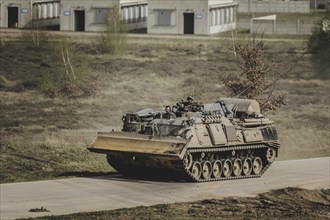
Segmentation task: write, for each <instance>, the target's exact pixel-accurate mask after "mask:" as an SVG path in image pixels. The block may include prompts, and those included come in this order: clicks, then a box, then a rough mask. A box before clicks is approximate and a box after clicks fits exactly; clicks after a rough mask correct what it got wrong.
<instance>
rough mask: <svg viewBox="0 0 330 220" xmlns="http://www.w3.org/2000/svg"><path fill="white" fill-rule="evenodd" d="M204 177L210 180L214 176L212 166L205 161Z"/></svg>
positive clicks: (203, 167)
mask: <svg viewBox="0 0 330 220" xmlns="http://www.w3.org/2000/svg"><path fill="white" fill-rule="evenodd" d="M202 170H203V172H202V175H203V178H204V179H210V177H211V174H212V164H211V162H210V161H204V162H203V165H202Z"/></svg>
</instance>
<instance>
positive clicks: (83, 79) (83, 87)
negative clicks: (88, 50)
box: [41, 38, 97, 98]
mask: <svg viewBox="0 0 330 220" xmlns="http://www.w3.org/2000/svg"><path fill="white" fill-rule="evenodd" d="M54 53H55V56H56V60H55V71H54V70H53V71H48V72H46V73H45V74H44V75H43V78H42V83H41V89H42V91H43V92H44V93H45V95H46V96H48V97H51V98H54V97H57V96H68V97H77V96H90V95H94V94H95V93H96V91H97V89H96V79H93V77H92V73H91V70H90V67H89V63H88V61H87V59H86V57H84V56H83V55H82V54H79V53H78V52H77V49H76V47H75V45H74V44H73V43H72V42H70V41H69V40H68V39H66V38H63V39H60V40H59V41H58V43H57V45H56V46H55V51H54Z"/></svg>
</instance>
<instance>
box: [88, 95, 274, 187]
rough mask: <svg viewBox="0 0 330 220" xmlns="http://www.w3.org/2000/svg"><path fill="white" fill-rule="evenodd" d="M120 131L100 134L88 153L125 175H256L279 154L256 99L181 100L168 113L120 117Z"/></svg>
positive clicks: (145, 112)
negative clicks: (104, 156) (208, 101)
mask: <svg viewBox="0 0 330 220" xmlns="http://www.w3.org/2000/svg"><path fill="white" fill-rule="evenodd" d="M122 120H123V128H122V131H112V132H99V133H98V134H97V137H96V139H95V140H94V141H93V142H92V144H91V146H90V147H88V149H89V150H90V151H91V152H96V153H102V154H106V155H107V160H108V163H109V164H110V165H111V166H112V167H113V168H114V169H116V170H117V171H118V172H120V173H122V174H123V175H136V174H140V175H144V176H146V175H153V174H161V175H162V174H163V173H164V174H165V173H166V174H173V175H175V177H176V178H179V179H182V180H188V181H195V182H204V181H214V180H229V179H241V178H252V177H260V176H261V175H262V174H263V173H264V172H265V171H266V170H267V168H268V167H269V166H270V165H271V163H272V162H273V161H274V160H275V158H276V157H277V155H278V149H279V148H280V144H279V142H278V137H277V132H276V129H275V127H274V126H273V122H272V121H270V120H269V119H268V118H266V117H265V116H264V115H262V114H261V113H260V106H259V104H258V102H257V101H255V100H248V99H230V98H220V99H219V100H217V101H216V102H214V103H208V104H203V103H197V102H194V101H193V99H192V98H190V97H188V98H187V100H182V101H181V102H178V103H177V104H176V105H174V106H167V107H166V111H162V110H159V111H155V110H153V109H144V110H141V111H138V112H135V113H128V114H126V115H125V116H123V118H122Z"/></svg>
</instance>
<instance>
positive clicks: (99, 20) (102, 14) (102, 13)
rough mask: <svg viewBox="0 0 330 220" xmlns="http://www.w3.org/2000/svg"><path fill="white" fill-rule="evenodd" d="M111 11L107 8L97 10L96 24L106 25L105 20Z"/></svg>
mask: <svg viewBox="0 0 330 220" xmlns="http://www.w3.org/2000/svg"><path fill="white" fill-rule="evenodd" d="M108 11H109V9H107V8H96V9H95V23H96V24H104V23H105V19H106V17H107V15H108Z"/></svg>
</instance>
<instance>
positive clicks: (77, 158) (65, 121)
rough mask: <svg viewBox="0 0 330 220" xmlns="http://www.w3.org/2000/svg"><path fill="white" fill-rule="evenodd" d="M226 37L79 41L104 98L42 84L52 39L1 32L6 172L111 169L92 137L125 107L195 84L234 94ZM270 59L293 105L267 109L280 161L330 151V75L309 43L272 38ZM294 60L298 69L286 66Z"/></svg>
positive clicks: (202, 92)
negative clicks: (321, 75)
mask: <svg viewBox="0 0 330 220" xmlns="http://www.w3.org/2000/svg"><path fill="white" fill-rule="evenodd" d="M230 45H231V43H230V42H227V41H226V40H222V41H215V40H206V39H204V40H200V39H167V40H164V39H145V38H144V39H143V38H141V39H138V38H130V39H129V42H128V51H127V54H126V55H121V56H110V55H107V54H98V53H96V52H95V49H94V48H93V46H92V45H91V44H88V43H87V41H86V39H84V41H83V42H81V43H80V44H78V45H77V46H78V50H79V51H80V53H83V54H85V55H86V56H87V57H88V59H89V62H90V65H91V68H92V70H93V74H94V76H95V77H97V78H98V79H99V80H98V82H99V93H98V95H97V96H95V97H88V98H74V99H73V98H68V99H65V98H64V99H58V98H55V99H49V98H46V97H44V96H43V95H42V93H41V92H39V89H38V86H39V83H40V80H41V76H42V74H43V73H44V71H45V70H47V69H51V68H52V65H53V57H52V55H51V53H50V51H49V48H47V47H45V48H42V49H41V50H34V49H31V48H29V47H28V46H27V45H26V44H25V43H24V42H21V41H19V40H17V39H16V40H15V39H12V38H11V39H10V40H8V39H6V40H2V41H1V53H0V62H1V66H0V75H1V78H0V80H1V82H0V90H1V91H0V94H1V97H0V101H1V102H0V105H1V109H0V121H1V124H0V135H1V141H0V147H1V158H0V171H1V172H0V173H1V175H0V181H1V182H2V183H4V182H15V181H24V180H36V179H49V178H55V177H62V176H70V175H78V176H81V175H82V176H84V175H97V174H100V173H104V172H112V171H113V170H112V169H111V168H110V167H108V165H107V164H106V162H105V158H104V157H103V156H102V155H101V156H100V155H96V154H92V153H89V152H88V151H87V150H86V146H87V145H88V144H89V143H90V142H91V141H92V139H93V138H94V136H95V134H96V132H97V131H107V130H110V129H112V128H115V129H116V130H119V129H120V127H121V116H122V115H123V114H124V113H125V112H128V111H136V110H139V109H141V108H144V107H160V106H164V105H166V104H170V103H173V102H175V101H177V100H179V99H182V98H185V96H186V95H187V94H190V93H193V94H194V95H195V97H196V99H199V100H201V101H203V102H211V101H215V100H216V99H218V98H219V97H223V96H227V95H228V91H226V89H225V86H224V85H223V80H222V79H223V77H226V76H227V75H229V74H237V73H239V64H238V59H237V58H236V57H235V56H234V55H233V53H232V52H231V49H230ZM265 45H266V47H267V52H268V58H269V59H272V60H274V62H275V63H276V64H277V68H276V71H277V72H284V73H286V74H285V76H284V77H285V79H284V80H280V81H279V82H278V88H279V89H283V90H285V91H287V92H288V94H289V97H288V98H289V104H288V105H287V106H285V107H282V108H281V109H279V110H277V111H276V112H272V111H269V112H267V113H266V114H267V115H268V116H269V117H270V118H272V119H273V120H274V121H275V123H276V125H277V126H278V129H279V136H280V140H281V143H282V149H281V150H280V158H279V159H280V160H287V159H299V158H310V157H319V156H329V154H330V152H329V145H330V143H329V140H330V138H329V132H328V131H329V129H330V123H329V80H319V79H317V78H315V74H314V70H313V68H312V65H311V63H310V61H309V55H306V54H304V52H305V44H304V43H303V42H300V41H297V42H287V41H286V42H266V43H265ZM291 67H292V71H290V72H287V70H288V69H289V68H291Z"/></svg>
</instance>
